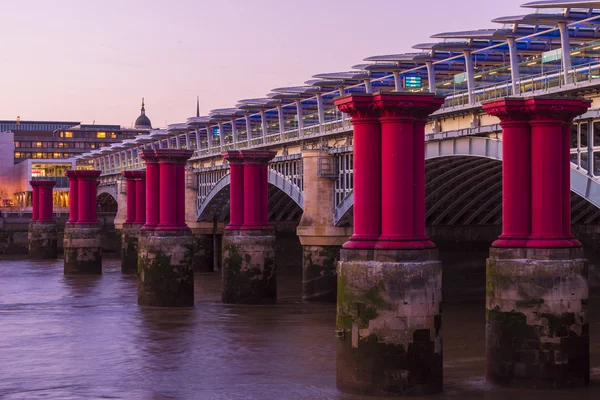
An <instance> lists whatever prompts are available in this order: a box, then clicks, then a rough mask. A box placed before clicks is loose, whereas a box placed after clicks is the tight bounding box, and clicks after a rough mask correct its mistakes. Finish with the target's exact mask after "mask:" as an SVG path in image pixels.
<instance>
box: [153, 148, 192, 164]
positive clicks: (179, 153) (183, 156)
mask: <svg viewBox="0 0 600 400" xmlns="http://www.w3.org/2000/svg"><path fill="white" fill-rule="evenodd" d="M193 154H194V151H193V150H179V149H155V150H154V156H155V157H156V158H157V159H158V161H159V162H163V163H164V162H172V163H176V164H185V162H186V161H187V160H189V159H190V157H192V155H193Z"/></svg>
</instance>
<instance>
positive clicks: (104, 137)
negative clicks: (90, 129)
mask: <svg viewBox="0 0 600 400" xmlns="http://www.w3.org/2000/svg"><path fill="white" fill-rule="evenodd" d="M96 137H97V138H99V139H106V132H98V133H97V134H96Z"/></svg>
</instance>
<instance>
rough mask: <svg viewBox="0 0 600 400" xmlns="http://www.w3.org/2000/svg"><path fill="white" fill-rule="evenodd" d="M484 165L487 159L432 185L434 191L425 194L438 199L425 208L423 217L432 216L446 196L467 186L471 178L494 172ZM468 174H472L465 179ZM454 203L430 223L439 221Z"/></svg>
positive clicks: (486, 164) (450, 195) (434, 223)
mask: <svg viewBox="0 0 600 400" xmlns="http://www.w3.org/2000/svg"><path fill="white" fill-rule="evenodd" d="M486 167H488V161H484V162H482V163H479V164H478V165H477V166H476V167H475V168H471V169H468V170H466V171H462V172H461V173H460V174H457V175H456V176H454V177H452V178H451V179H448V180H446V181H445V183H444V184H442V185H438V186H434V187H435V189H434V191H433V192H432V193H431V194H430V195H429V196H427V198H428V199H429V198H433V199H438V200H437V201H436V202H435V204H433V205H432V206H431V207H430V208H429V209H428V210H427V214H426V215H425V218H426V219H429V218H431V217H432V216H434V215H435V213H436V211H437V210H438V208H440V207H442V206H443V205H444V200H445V199H447V198H448V197H452V196H453V195H454V194H455V193H458V192H460V191H461V190H463V189H464V187H465V186H468V185H469V184H470V183H471V179H475V180H479V179H481V178H483V177H484V176H486V175H488V174H489V173H490V172H494V169H488V168H486ZM449 172H452V171H451V170H450V171H447V172H446V173H445V174H444V175H447V174H448V173H449ZM469 174H470V175H473V176H472V177H471V178H467V179H465V176H466V175H469ZM448 189H449V190H448ZM466 192H468V190H466ZM440 193H441V196H440V197H438V194H440ZM460 198H461V196H459V199H460ZM455 203H456V201H454V202H452V203H451V204H450V205H449V206H447V208H446V210H445V211H444V212H442V214H441V215H439V216H438V217H437V218H436V219H435V220H434V222H433V223H432V224H433V225H437V224H438V221H440V220H441V219H442V218H443V217H445V216H446V214H447V213H448V212H449V211H450V209H451V208H452V207H454V205H455Z"/></svg>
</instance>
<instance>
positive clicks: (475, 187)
mask: <svg viewBox="0 0 600 400" xmlns="http://www.w3.org/2000/svg"><path fill="white" fill-rule="evenodd" d="M501 171H502V167H501V166H500V171H498V167H497V166H496V167H492V168H491V169H489V170H487V171H484V172H483V173H480V174H478V175H477V176H475V177H473V178H472V179H476V178H482V177H483V176H485V175H486V173H487V172H490V173H491V175H490V176H489V177H487V178H485V179H483V180H482V181H481V182H479V183H477V184H475V185H473V187H471V188H470V189H467V190H465V191H464V193H463V194H461V195H460V196H458V198H457V199H456V200H454V201H453V202H452V203H451V204H450V205H449V206H448V207H447V208H446V209H445V210H444V211H443V212H442V213H441V214H440V215H439V216H438V217H437V218H436V219H435V220H434V221H433V225H438V224H439V223H440V222H441V221H442V220H443V219H444V217H446V215H448V213H449V212H451V211H452V210H454V209H455V207H457V206H459V205H460V204H461V203H462V202H463V201H464V200H465V199H467V198H469V197H470V196H471V195H473V194H474V192H475V193H479V194H475V195H474V198H473V199H472V200H471V201H469V202H468V203H467V204H466V205H465V206H464V207H462V209H461V210H459V211H458V212H456V213H455V214H454V216H453V217H452V218H451V219H450V221H449V223H448V224H449V225H453V224H454V223H456V221H457V220H458V219H459V218H460V217H462V216H463V214H464V213H465V212H467V211H468V210H469V208H470V207H472V206H473V204H475V203H476V202H477V200H479V199H480V198H481V197H482V196H484V195H485V193H486V191H487V190H484V191H481V188H482V187H485V186H486V185H488V184H489V183H490V182H493V181H494V180H498V176H499V175H501ZM500 183H502V181H500ZM460 186H462V185H459V187H460ZM478 190H479V192H477V191H478ZM454 191H456V189H455V190H454Z"/></svg>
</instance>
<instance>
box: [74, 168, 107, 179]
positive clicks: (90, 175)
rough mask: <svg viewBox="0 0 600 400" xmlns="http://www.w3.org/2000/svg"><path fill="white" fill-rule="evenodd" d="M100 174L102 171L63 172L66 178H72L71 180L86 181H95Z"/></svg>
mask: <svg viewBox="0 0 600 400" xmlns="http://www.w3.org/2000/svg"><path fill="white" fill-rule="evenodd" d="M101 173H102V171H95V170H89V169H88V170H70V171H65V175H66V176H67V177H68V178H73V179H88V180H96V179H98V177H99V176H100V174H101Z"/></svg>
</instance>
